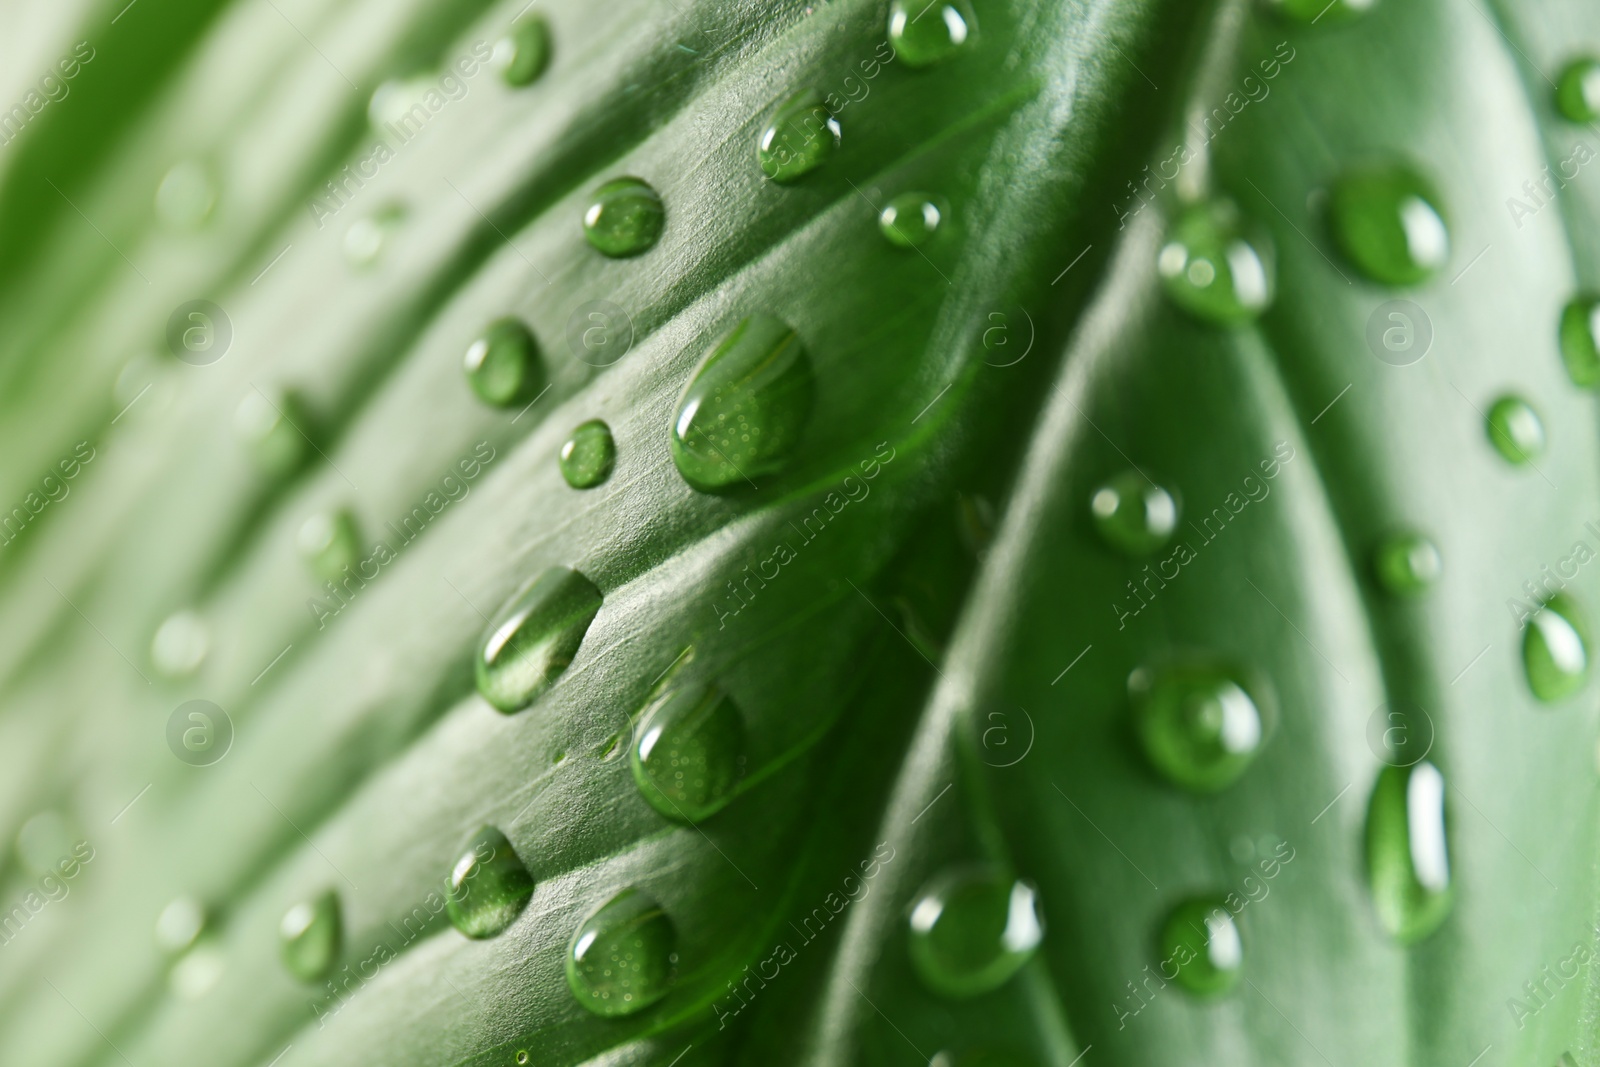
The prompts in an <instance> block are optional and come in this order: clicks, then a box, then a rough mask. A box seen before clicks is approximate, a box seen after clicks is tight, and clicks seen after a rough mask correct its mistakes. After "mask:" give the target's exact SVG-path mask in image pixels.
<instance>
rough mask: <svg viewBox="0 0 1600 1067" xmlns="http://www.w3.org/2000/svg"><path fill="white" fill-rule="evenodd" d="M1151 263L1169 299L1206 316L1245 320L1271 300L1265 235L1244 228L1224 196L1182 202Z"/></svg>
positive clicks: (1269, 254) (1213, 319) (1272, 277)
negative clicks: (1157, 272)
mask: <svg viewBox="0 0 1600 1067" xmlns="http://www.w3.org/2000/svg"><path fill="white" fill-rule="evenodd" d="M1156 266H1157V268H1158V269H1159V270H1160V272H1161V280H1162V282H1164V283H1165V285H1166V289H1167V295H1168V296H1170V297H1171V298H1172V300H1173V302H1174V303H1176V304H1177V305H1178V306H1179V307H1181V308H1183V309H1184V310H1185V311H1187V312H1189V313H1190V314H1191V315H1194V316H1195V317H1196V318H1199V319H1202V320H1204V321H1206V322H1213V323H1221V324H1228V323H1238V322H1248V321H1249V320H1251V319H1253V318H1255V317H1256V316H1257V315H1260V314H1261V312H1263V311H1265V310H1266V308H1267V305H1269V304H1271V303H1272V296H1273V292H1274V287H1275V285H1276V278H1275V273H1274V270H1275V268H1274V264H1273V256H1272V246H1271V244H1270V242H1268V240H1267V238H1266V237H1265V235H1263V234H1254V233H1251V234H1247V233H1246V227H1245V224H1244V222H1243V220H1242V219H1241V218H1240V216H1239V211H1238V208H1237V207H1235V206H1234V204H1233V203H1232V202H1231V201H1228V200H1212V201H1208V202H1206V203H1202V204H1192V205H1190V206H1189V207H1187V208H1185V209H1184V211H1183V213H1182V214H1181V215H1179V216H1178V219H1177V221H1176V222H1175V223H1173V226H1172V229H1171V230H1170V231H1168V233H1167V241H1166V244H1164V245H1162V246H1161V254H1160V255H1159V256H1158V257H1157V260H1156Z"/></svg>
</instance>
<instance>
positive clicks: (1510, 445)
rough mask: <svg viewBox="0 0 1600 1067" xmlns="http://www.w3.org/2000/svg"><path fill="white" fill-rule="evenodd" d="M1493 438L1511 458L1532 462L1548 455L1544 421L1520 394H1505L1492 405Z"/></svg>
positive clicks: (1507, 456) (1499, 447)
mask: <svg viewBox="0 0 1600 1067" xmlns="http://www.w3.org/2000/svg"><path fill="white" fill-rule="evenodd" d="M1487 423H1488V425H1487V427H1486V428H1487V429H1488V431H1489V441H1490V443H1491V444H1493V445H1494V447H1495V451H1497V452H1499V453H1500V454H1501V455H1502V456H1504V457H1505V458H1506V459H1507V460H1509V461H1511V462H1512V463H1516V464H1523V463H1532V462H1533V461H1534V460H1536V459H1538V458H1539V457H1540V456H1542V455H1544V445H1545V438H1544V423H1543V422H1542V421H1541V420H1540V418H1539V413H1538V412H1537V411H1535V410H1533V405H1532V404H1529V403H1528V402H1527V401H1526V400H1524V399H1522V398H1521V397H1520V396H1509V395H1508V396H1503V397H1501V398H1500V399H1499V400H1496V401H1495V402H1494V403H1493V404H1492V405H1491V406H1490V408H1489V416H1488V420H1487Z"/></svg>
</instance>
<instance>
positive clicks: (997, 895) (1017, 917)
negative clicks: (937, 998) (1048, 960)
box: [911, 867, 1044, 997]
mask: <svg viewBox="0 0 1600 1067" xmlns="http://www.w3.org/2000/svg"><path fill="white" fill-rule="evenodd" d="M1043 938H1044V921H1043V919H1042V918H1041V916H1040V914H1039V900H1038V893H1037V891H1035V889H1034V888H1033V886H1032V885H1030V884H1029V883H1027V882H1024V881H1019V880H1017V879H1014V878H1010V877H1007V876H1005V875H1002V874H1000V873H999V872H998V871H995V870H993V869H991V868H988V867H965V868H959V869H956V870H953V871H947V872H946V873H944V874H942V875H939V876H938V877H936V878H934V879H933V880H932V881H930V882H929V883H928V884H927V885H926V886H924V887H923V889H922V892H920V893H919V894H917V899H916V902H915V903H914V904H913V905H912V906H911V962H912V965H913V966H914V967H915V968H916V971H917V975H918V977H920V978H921V979H922V981H923V982H924V983H925V984H926V985H927V986H928V988H930V989H932V990H933V991H934V992H936V993H941V994H943V995H945V996H948V997H972V996H977V995H978V994H980V993H987V992H989V991H990V990H992V989H998V988H999V987H1000V986H1002V985H1004V984H1005V982H1006V981H1007V980H1008V979H1009V978H1010V977H1011V976H1012V975H1013V974H1015V973H1017V971H1018V970H1019V969H1020V968H1021V967H1022V965H1023V964H1025V963H1027V962H1028V960H1029V959H1030V958H1031V957H1032V956H1033V952H1034V950H1035V949H1036V948H1038V947H1039V942H1040V941H1041V940H1043Z"/></svg>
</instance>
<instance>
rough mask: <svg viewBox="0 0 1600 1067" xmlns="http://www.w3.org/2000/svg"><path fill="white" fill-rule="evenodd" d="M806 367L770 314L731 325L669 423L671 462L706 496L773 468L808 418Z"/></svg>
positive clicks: (791, 335)
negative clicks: (670, 427) (670, 424)
mask: <svg viewBox="0 0 1600 1067" xmlns="http://www.w3.org/2000/svg"><path fill="white" fill-rule="evenodd" d="M812 388H813V387H812V380H811V364H810V362H809V361H808V360H807V359H806V354H805V349H804V347H803V346H802V345H801V344H800V339H799V338H798V337H796V336H795V332H794V331H793V330H791V329H790V328H789V327H788V326H787V325H785V324H784V323H782V322H780V321H778V320H777V319H775V318H772V317H771V316H770V315H751V316H750V317H749V318H747V319H745V320H744V321H743V322H741V323H739V325H737V326H735V327H734V328H733V330H732V332H730V333H729V334H728V335H727V336H726V337H724V338H723V339H722V341H721V342H720V343H719V344H718V345H717V347H716V348H714V349H712V350H711V352H710V354H708V355H707V356H706V357H705V359H703V360H702V361H701V362H700V366H699V367H697V368H695V372H694V374H693V376H692V377H691V378H690V379H689V384H688V385H687V386H686V387H685V388H684V391H683V396H682V397H681V398H680V399H679V401H678V413H677V415H676V417H674V418H673V420H672V461H673V462H674V463H675V464H677V467H678V473H679V474H682V475H683V480H684V481H686V482H688V483H689V484H690V485H692V486H694V487H695V488H696V489H699V490H700V491H701V492H705V493H714V492H718V491H720V490H725V489H730V488H738V487H739V486H742V485H747V484H751V480H752V479H754V478H756V477H758V476H760V475H762V474H769V473H772V472H773V471H776V470H778V469H779V467H781V466H782V465H783V463H784V461H785V460H787V459H788V458H789V456H790V454H791V453H792V452H793V451H794V449H795V446H796V445H797V444H798V443H799V441H800V435H801V433H802V431H803V430H804V429H805V425H806V421H807V419H809V418H810V415H811V397H812Z"/></svg>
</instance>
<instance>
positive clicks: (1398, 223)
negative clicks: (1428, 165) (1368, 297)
mask: <svg viewBox="0 0 1600 1067" xmlns="http://www.w3.org/2000/svg"><path fill="white" fill-rule="evenodd" d="M1439 204H1440V200H1439V195H1438V194H1437V193H1436V192H1435V191H1434V190H1433V187H1432V186H1431V185H1430V184H1429V183H1428V182H1427V181H1426V180H1425V179H1424V178H1423V177H1422V176H1421V175H1420V174H1418V173H1417V172H1416V171H1414V170H1412V169H1411V168H1410V167H1408V166H1405V165H1401V164H1393V165H1389V166H1383V167H1375V168H1370V169H1365V170H1354V171H1350V172H1349V173H1347V174H1345V175H1344V176H1343V177H1341V178H1340V179H1339V180H1338V181H1337V182H1336V183H1334V187H1333V196H1332V200H1331V202H1330V211H1331V212H1332V215H1331V218H1332V224H1333V236H1334V239H1335V240H1336V241H1337V242H1338V244H1339V247H1340V249H1341V250H1343V252H1344V254H1345V255H1346V256H1348V257H1349V259H1350V261H1351V262H1352V263H1354V264H1355V265H1356V267H1357V268H1358V269H1359V270H1360V271H1361V272H1362V273H1363V274H1365V275H1366V276H1367V277H1369V278H1371V279H1372V280H1373V281H1377V282H1383V283H1385V284H1387V285H1416V284H1417V283H1419V282H1423V281H1426V280H1427V279H1428V278H1430V277H1432V276H1433V274H1434V272H1436V271H1437V270H1438V269H1439V268H1440V267H1442V266H1444V264H1445V261H1446V260H1448V259H1449V258H1450V231H1449V229H1448V227H1446V225H1445V221H1444V211H1443V209H1442V208H1441V207H1440V206H1439Z"/></svg>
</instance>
